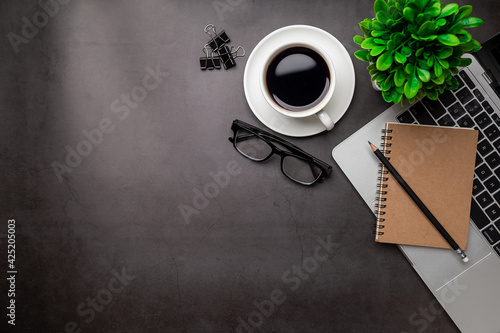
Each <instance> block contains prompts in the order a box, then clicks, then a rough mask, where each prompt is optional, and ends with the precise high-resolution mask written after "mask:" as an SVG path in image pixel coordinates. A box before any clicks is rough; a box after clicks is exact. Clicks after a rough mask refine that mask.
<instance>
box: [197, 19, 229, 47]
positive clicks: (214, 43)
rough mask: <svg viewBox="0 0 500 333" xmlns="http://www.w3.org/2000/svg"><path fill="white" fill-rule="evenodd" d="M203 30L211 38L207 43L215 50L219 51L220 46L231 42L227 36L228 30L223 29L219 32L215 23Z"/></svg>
mask: <svg viewBox="0 0 500 333" xmlns="http://www.w3.org/2000/svg"><path fill="white" fill-rule="evenodd" d="M203 31H205V32H206V33H207V34H208V35H209V36H210V38H211V39H210V40H209V41H208V43H207V45H209V46H210V47H211V48H212V49H213V50H214V51H218V50H219V48H221V47H223V46H224V45H225V44H226V43H229V41H230V39H229V37H228V36H227V34H226V32H225V31H224V30H222V31H221V32H220V33H217V30H216V29H215V26H214V25H213V24H208V25H207V26H206V27H205V28H204V29H203Z"/></svg>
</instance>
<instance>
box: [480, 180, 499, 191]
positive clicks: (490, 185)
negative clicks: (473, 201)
mask: <svg viewBox="0 0 500 333" xmlns="http://www.w3.org/2000/svg"><path fill="white" fill-rule="evenodd" d="M484 186H486V188H487V189H488V191H489V192H490V193H495V192H496V191H498V189H499V188H500V181H499V180H498V178H497V177H495V176H493V177H491V178H488V180H486V181H485V182H484Z"/></svg>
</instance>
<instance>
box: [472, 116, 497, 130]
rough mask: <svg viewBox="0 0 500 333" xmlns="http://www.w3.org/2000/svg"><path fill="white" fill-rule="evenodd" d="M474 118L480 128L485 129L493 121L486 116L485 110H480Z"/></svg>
mask: <svg viewBox="0 0 500 333" xmlns="http://www.w3.org/2000/svg"><path fill="white" fill-rule="evenodd" d="M474 120H475V121H476V123H477V124H478V125H479V127H480V128H482V129H485V128H486V127H487V126H488V125H489V124H491V123H492V122H493V120H491V118H490V116H488V114H487V113H486V112H482V113H481V114H480V115H478V116H477V117H475V118H474Z"/></svg>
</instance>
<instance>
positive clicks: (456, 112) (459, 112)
mask: <svg viewBox="0 0 500 333" xmlns="http://www.w3.org/2000/svg"><path fill="white" fill-rule="evenodd" d="M448 111H450V113H451V115H452V116H453V118H455V119H458V118H460V117H461V116H463V115H464V114H465V110H464V108H463V107H462V105H460V103H458V102H457V103H455V104H453V105H452V106H451V107H450V108H449V109H448Z"/></svg>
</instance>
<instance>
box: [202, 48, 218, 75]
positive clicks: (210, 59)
mask: <svg viewBox="0 0 500 333" xmlns="http://www.w3.org/2000/svg"><path fill="white" fill-rule="evenodd" d="M208 52H209V50H208V44H207V45H205V46H204V47H203V53H204V54H205V56H204V57H200V68H201V70H207V69H209V70H212V69H220V68H221V65H220V58H219V57H214V51H213V50H212V51H210V56H209V55H208Z"/></svg>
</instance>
